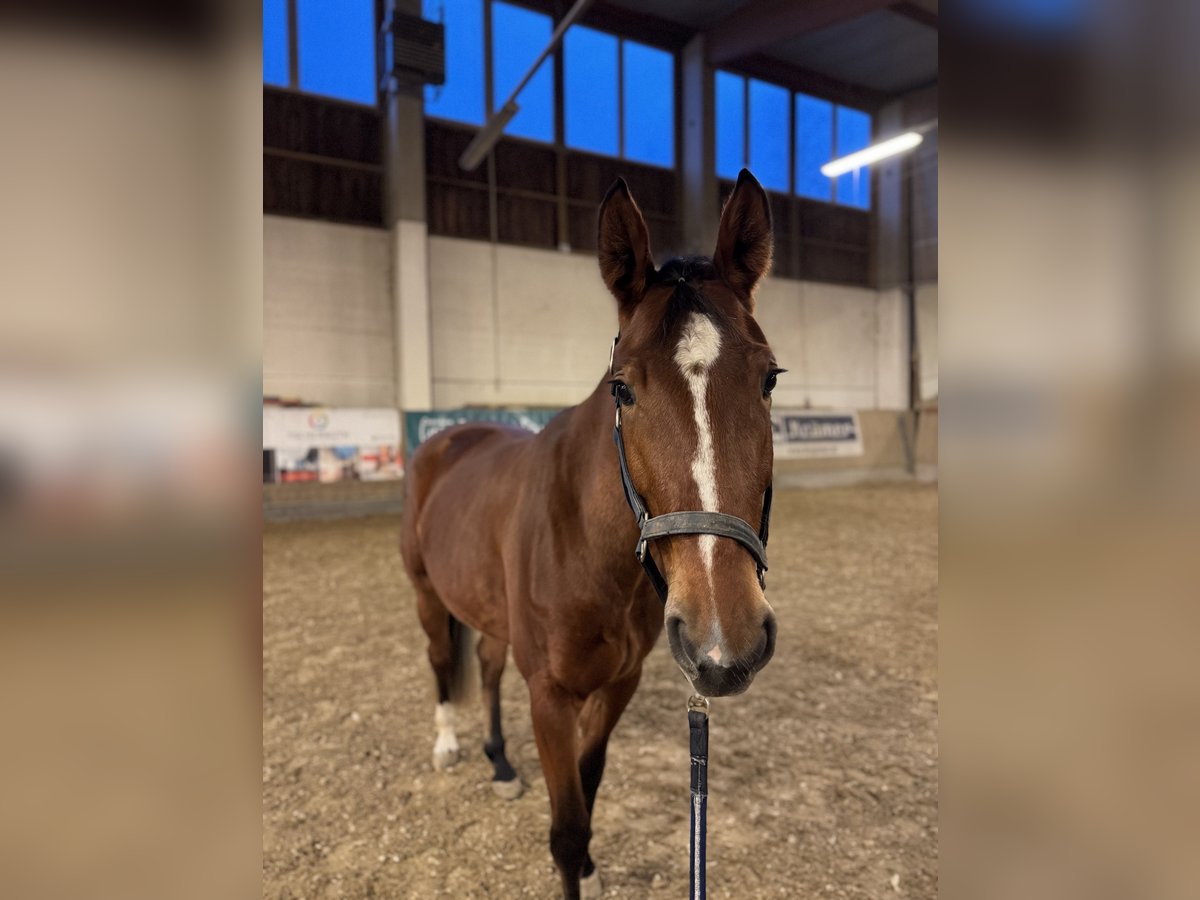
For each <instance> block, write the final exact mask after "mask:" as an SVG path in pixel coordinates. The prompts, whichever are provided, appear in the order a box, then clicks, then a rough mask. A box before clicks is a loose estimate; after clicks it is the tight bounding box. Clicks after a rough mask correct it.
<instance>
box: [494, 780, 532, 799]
mask: <svg viewBox="0 0 1200 900" xmlns="http://www.w3.org/2000/svg"><path fill="white" fill-rule="evenodd" d="M492 790H493V791H495V792H496V796H497V797H499V798H500V799H501V800H516V799H517V798H518V797H520V796H521V795H522V794H523V793H525V785H523V784H521V779H520V778H514V779H513V780H512V781H493V782H492Z"/></svg>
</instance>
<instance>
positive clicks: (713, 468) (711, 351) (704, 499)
mask: <svg viewBox="0 0 1200 900" xmlns="http://www.w3.org/2000/svg"><path fill="white" fill-rule="evenodd" d="M720 353H721V333H720V332H719V331H717V326H716V325H714V324H713V322H712V319H710V318H709V317H708V316H706V315H703V314H701V313H695V312H694V313H692V314H691V316H690V318H689V319H688V321H687V324H686V325H684V328H683V334H682V335H681V336H680V338H679V344H678V346H676V348H675V364H676V365H678V366H679V371H680V372H682V373H683V377H684V380H685V381H686V382H687V386H688V390H689V391H690V392H691V395H692V416H693V417H694V418H695V420H696V455H695V456H693V457H692V478H694V479H695V480H696V488H697V489H698V490H699V491H700V507H701V509H703V510H704V511H705V512H718V511H719V510H718V509H717V457H716V451H715V450H714V449H713V437H712V419H711V418H710V417H709V415H708V371H709V369H711V368H712V365H713V363H715V362H716V361H717V357H718V356H719V355H720ZM699 540H700V558H701V559H703V560H704V569H705V572H706V573H707V575H708V580H709V583H710V584H711V583H712V565H713V551H714V550H715V549H716V546H717V539H716V536H714V535H711V534H703V535H700V539H699Z"/></svg>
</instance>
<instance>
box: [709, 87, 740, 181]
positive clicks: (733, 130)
mask: <svg viewBox="0 0 1200 900" xmlns="http://www.w3.org/2000/svg"><path fill="white" fill-rule="evenodd" d="M716 107H717V108H716V120H717V121H716V126H717V133H716V143H717V174H718V175H719V176H720V177H722V178H737V176H738V172H739V171H741V169H742V167H743V166H745V164H746V79H744V78H740V77H739V76H737V75H730V74H729V73H728V72H717V80H716Z"/></svg>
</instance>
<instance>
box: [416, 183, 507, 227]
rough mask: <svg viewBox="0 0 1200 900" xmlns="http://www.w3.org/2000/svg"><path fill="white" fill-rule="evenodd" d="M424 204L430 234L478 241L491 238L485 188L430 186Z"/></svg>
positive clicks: (431, 184) (436, 184)
mask: <svg viewBox="0 0 1200 900" xmlns="http://www.w3.org/2000/svg"><path fill="white" fill-rule="evenodd" d="M425 204H426V211H427V214H428V224H429V233H430V234H444V235H449V236H451V237H460V238H471V239H473V240H478V241H486V240H489V239H490V238H491V228H490V226H489V224H488V195H487V189H486V188H479V187H475V186H474V185H467V186H463V185H456V184H440V183H437V182H430V183H429V184H428V185H427V186H426V189H425Z"/></svg>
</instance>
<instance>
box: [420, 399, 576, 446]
mask: <svg viewBox="0 0 1200 900" xmlns="http://www.w3.org/2000/svg"><path fill="white" fill-rule="evenodd" d="M559 412H561V410H557V409H434V410H429V411H428V412H406V413H405V414H404V447H405V451H406V452H407V454H408V455H409V456H411V455H412V452H413V450H415V449H417V447H418V446H420V445H421V444H422V443H424V442H425V441H427V440H429V438H431V437H433V435H435V434H437V433H438V432H439V431H442V430H444V429H446V428H449V427H450V426H451V425H458V424H459V423H461V422H499V423H501V424H504V425H515V426H516V427H517V428H524V429H525V430H526V431H532V432H535V433H536V432H538V431H541V430H542V429H543V428H545V427H546V423H547V422H549V421H550V420H551V419H553V418H554V417H555V416H557V415H558V414H559Z"/></svg>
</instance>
